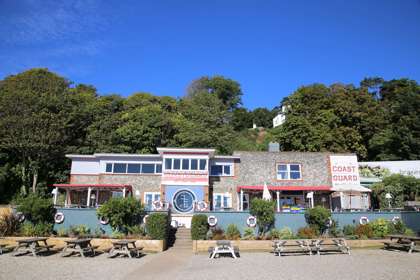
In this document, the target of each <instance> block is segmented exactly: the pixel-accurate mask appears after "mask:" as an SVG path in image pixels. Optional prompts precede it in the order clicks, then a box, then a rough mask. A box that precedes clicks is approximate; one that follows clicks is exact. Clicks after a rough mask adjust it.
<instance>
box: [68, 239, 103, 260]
mask: <svg viewBox="0 0 420 280" xmlns="http://www.w3.org/2000/svg"><path fill="white" fill-rule="evenodd" d="M91 241H92V239H91V238H79V239H72V240H65V242H66V245H65V246H64V248H63V251H62V252H61V256H62V257H69V256H71V255H72V254H73V253H78V254H80V256H82V257H83V258H84V257H85V256H86V253H89V254H91V255H92V256H94V255H95V249H96V248H98V246H96V247H94V246H92V244H91V243H90V242H91Z"/></svg>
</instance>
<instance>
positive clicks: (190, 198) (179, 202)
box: [173, 190, 195, 213]
mask: <svg viewBox="0 0 420 280" xmlns="http://www.w3.org/2000/svg"><path fill="white" fill-rule="evenodd" d="M194 200H195V198H194V194H193V193H192V192H191V191H188V190H181V191H179V192H177V193H176V194H175V196H174V200H173V205H174V206H175V209H176V210H177V211H178V212H184V213H185V212H191V211H192V210H193V207H194Z"/></svg>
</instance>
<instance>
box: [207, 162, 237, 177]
mask: <svg viewBox="0 0 420 280" xmlns="http://www.w3.org/2000/svg"><path fill="white" fill-rule="evenodd" d="M231 171H232V166H231V165H230V164H214V165H212V166H211V167H210V175H211V176H231V175H232V172H231Z"/></svg>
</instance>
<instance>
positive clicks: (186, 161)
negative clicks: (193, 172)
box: [182, 158, 190, 170]
mask: <svg viewBox="0 0 420 280" xmlns="http://www.w3.org/2000/svg"><path fill="white" fill-rule="evenodd" d="M189 169H190V160H189V159H187V158H184V159H182V170H189Z"/></svg>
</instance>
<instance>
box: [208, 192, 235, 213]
mask: <svg viewBox="0 0 420 280" xmlns="http://www.w3.org/2000/svg"><path fill="white" fill-rule="evenodd" d="M218 196H220V197H221V206H220V209H221V210H223V209H225V208H232V194H231V193H213V209H216V197H218ZM225 197H227V205H225Z"/></svg>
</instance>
